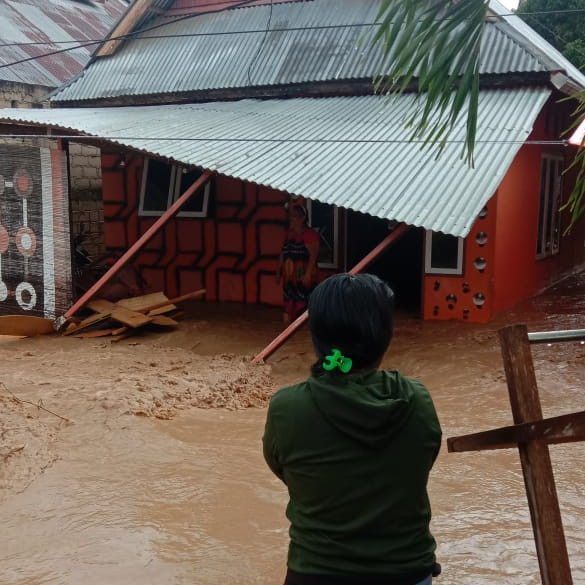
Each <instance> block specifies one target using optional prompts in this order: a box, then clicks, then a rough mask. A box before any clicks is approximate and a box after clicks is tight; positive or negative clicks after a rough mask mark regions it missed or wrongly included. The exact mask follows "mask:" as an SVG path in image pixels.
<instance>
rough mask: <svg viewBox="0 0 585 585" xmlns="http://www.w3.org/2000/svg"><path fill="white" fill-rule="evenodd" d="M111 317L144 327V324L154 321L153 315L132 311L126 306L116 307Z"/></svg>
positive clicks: (120, 321) (119, 321)
mask: <svg viewBox="0 0 585 585" xmlns="http://www.w3.org/2000/svg"><path fill="white" fill-rule="evenodd" d="M110 318H111V319H113V320H114V321H118V323H122V324H123V325H128V327H134V328H136V327H142V325H146V324H147V323H150V322H151V321H152V317H147V316H146V315H143V314H142V313H137V312H136V311H131V310H130V309H126V308H125V307H116V308H115V309H114V310H113V311H112V313H111V314H110Z"/></svg>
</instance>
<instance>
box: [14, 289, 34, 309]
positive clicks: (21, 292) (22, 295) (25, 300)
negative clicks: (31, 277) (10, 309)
mask: <svg viewBox="0 0 585 585" xmlns="http://www.w3.org/2000/svg"><path fill="white" fill-rule="evenodd" d="M16 302H17V303H18V306H19V307H20V308H21V309H23V310H25V311H30V310H31V309H34V307H35V305H36V304H37V293H36V291H35V289H34V288H33V285H32V284H31V283H30V282H21V283H20V284H19V285H18V286H17V287H16Z"/></svg>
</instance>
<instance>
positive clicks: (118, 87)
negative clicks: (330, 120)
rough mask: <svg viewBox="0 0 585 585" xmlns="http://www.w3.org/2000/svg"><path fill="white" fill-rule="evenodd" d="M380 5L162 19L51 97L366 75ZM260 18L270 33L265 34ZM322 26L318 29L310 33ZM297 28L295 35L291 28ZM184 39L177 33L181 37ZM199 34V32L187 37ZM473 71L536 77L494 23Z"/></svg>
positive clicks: (317, 1)
mask: <svg viewBox="0 0 585 585" xmlns="http://www.w3.org/2000/svg"><path fill="white" fill-rule="evenodd" d="M379 6H380V0H360V1H359V2H356V1H355V0H313V1H312V2H291V3H286V4H275V5H274V6H273V7H272V16H270V14H271V7H270V6H254V7H252V8H238V9H235V10H228V11H225V12H221V13H218V14H208V15H198V16H196V17H194V18H189V19H186V20H180V21H176V22H175V21H174V20H173V19H169V18H166V17H159V18H157V19H154V20H150V21H149V23H148V24H149V26H155V25H158V24H162V23H167V24H166V25H165V26H164V27H162V28H159V29H157V30H156V31H152V32H147V33H145V35H143V36H146V37H152V35H177V36H174V37H173V36H171V37H170V38H159V39H155V38H141V36H140V35H138V38H137V39H136V40H132V41H130V42H128V41H126V42H125V43H124V44H123V45H122V46H121V47H120V48H119V49H118V52H117V53H116V54H115V55H114V56H113V57H111V58H101V59H98V60H96V61H95V62H94V63H92V65H91V66H90V67H88V69H87V70H86V71H85V72H84V74H83V76H81V77H80V78H79V79H77V80H75V81H74V82H72V83H71V84H69V85H68V86H67V87H64V88H63V89H62V90H61V91H60V92H58V93H57V94H55V95H54V96H53V98H52V99H53V100H55V101H59V102H67V101H83V100H96V99H105V98H114V97H119V96H141V95H153V94H172V93H181V92H194V91H204V90H213V89H226V88H243V87H249V86H275V85H289V84H295V83H303V82H320V81H331V80H350V79H372V78H373V77H374V76H375V75H377V74H379V73H380V72H381V71H383V65H384V57H383V55H382V52H381V51H379V50H373V51H372V50H369V48H370V45H371V38H372V37H373V35H374V32H375V30H377V29H376V27H374V26H372V23H374V22H375V19H376V16H377V14H378V10H379ZM269 21H270V29H271V31H272V32H268V33H267V34H266V32H265V30H266V28H267V26H268V23H269ZM316 27H322V28H316ZM299 29H301V30H299ZM181 35H187V36H181ZM192 35H203V36H192ZM480 71H481V73H482V74H506V73H515V72H541V71H546V68H545V67H544V66H543V64H542V62H541V61H539V60H538V59H536V58H535V57H534V56H533V55H531V54H530V53H529V52H528V51H526V50H525V48H523V47H522V46H520V44H518V43H517V42H515V41H513V40H511V39H510V37H509V36H507V35H506V34H504V33H503V32H502V30H501V29H500V25H499V24H494V23H488V24H486V34H485V35H484V38H483V41H482V46H481V64H480Z"/></svg>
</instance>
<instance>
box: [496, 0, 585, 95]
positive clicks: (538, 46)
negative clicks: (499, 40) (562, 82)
mask: <svg viewBox="0 0 585 585" xmlns="http://www.w3.org/2000/svg"><path fill="white" fill-rule="evenodd" d="M490 9H491V10H492V11H493V12H494V13H495V14H497V15H498V16H500V17H501V18H502V23H501V24H500V27H501V29H502V30H503V31H504V32H505V33H506V34H508V35H510V37H511V38H513V39H514V40H516V42H518V43H520V44H523V45H524V46H525V47H526V48H527V49H528V50H529V51H530V52H531V53H532V54H533V55H534V56H535V57H537V58H538V59H539V60H540V61H541V62H542V63H544V65H545V67H546V69H547V70H549V71H559V70H561V71H565V72H566V73H567V75H568V76H569V77H571V78H572V79H573V80H574V81H576V82H577V83H578V84H579V85H580V86H581V87H583V88H585V75H584V74H583V73H582V72H581V71H580V70H579V69H578V68H577V67H575V65H573V64H572V63H571V62H570V61H569V60H568V59H567V58H566V57H565V56H564V55H563V54H562V53H561V52H560V51H558V50H557V49H555V47H553V46H552V45H551V44H550V43H549V42H548V41H547V40H546V39H544V38H543V37H541V36H540V35H539V34H538V33H537V32H536V31H535V30H534V29H533V28H532V27H530V26H529V25H528V24H526V23H525V22H524V20H522V18H520V17H519V16H516V15H515V14H511V11H510V9H508V8H506V7H505V6H504V5H503V4H501V3H500V2H498V0H490Z"/></svg>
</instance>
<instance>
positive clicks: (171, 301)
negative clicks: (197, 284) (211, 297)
mask: <svg viewBox="0 0 585 585" xmlns="http://www.w3.org/2000/svg"><path fill="white" fill-rule="evenodd" d="M206 292H207V291H206V290H205V289H204V288H202V289H201V290H196V291H194V292H190V293H187V294H185V295H181V296H180V297H175V298H174V299H167V300H166V303H165V302H161V303H159V304H155V305H152V306H150V307H148V308H147V309H145V311H147V312H150V311H154V310H156V309H160V308H161V307H164V306H165V305H167V304H169V305H174V304H176V303H182V302H183V301H188V300H190V299H194V298H196V297H200V296H203V295H204V294H205V293H206ZM174 308H175V309H176V307H174Z"/></svg>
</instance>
